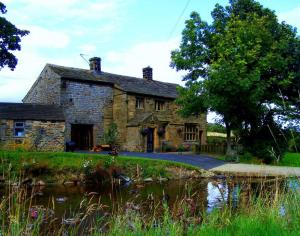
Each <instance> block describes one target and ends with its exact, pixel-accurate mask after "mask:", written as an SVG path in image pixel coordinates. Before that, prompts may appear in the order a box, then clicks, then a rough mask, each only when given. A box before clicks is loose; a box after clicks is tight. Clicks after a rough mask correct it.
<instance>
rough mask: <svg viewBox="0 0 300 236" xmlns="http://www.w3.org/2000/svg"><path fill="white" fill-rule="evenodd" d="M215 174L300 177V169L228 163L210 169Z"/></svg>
mask: <svg viewBox="0 0 300 236" xmlns="http://www.w3.org/2000/svg"><path fill="white" fill-rule="evenodd" d="M209 170H210V171H213V172H220V173H228V174H236V175H240V176H247V175H249V176H250V175H251V176H257V175H259V176H300V168H299V167H286V166H268V165H251V164H231V163H227V164H224V165H222V166H217V167H214V168H211V169H209Z"/></svg>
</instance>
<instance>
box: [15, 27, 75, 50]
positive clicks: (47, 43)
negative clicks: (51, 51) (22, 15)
mask: <svg viewBox="0 0 300 236" xmlns="http://www.w3.org/2000/svg"><path fill="white" fill-rule="evenodd" d="M21 28H24V29H27V30H29V31H30V34H28V35H27V36H26V37H23V38H22V45H23V47H24V48H25V47H31V48H34V49H36V48H37V47H43V48H65V47H66V46H67V45H68V44H69V42H70V39H69V36H68V35H67V34H66V33H63V32H60V31H54V30H49V29H46V28H42V27H39V26H34V25H27V26H26V25H24V26H21Z"/></svg>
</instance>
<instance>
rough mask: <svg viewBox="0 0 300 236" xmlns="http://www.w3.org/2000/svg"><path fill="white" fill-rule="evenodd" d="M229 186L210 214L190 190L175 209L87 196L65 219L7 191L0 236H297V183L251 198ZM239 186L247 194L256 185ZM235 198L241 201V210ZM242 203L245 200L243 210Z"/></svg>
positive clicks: (279, 184)
mask: <svg viewBox="0 0 300 236" xmlns="http://www.w3.org/2000/svg"><path fill="white" fill-rule="evenodd" d="M230 181H231V180H230V179H227V185H228V187H230V186H231V187H230V188H231V190H228V191H227V192H225V191H221V190H220V193H221V194H224V196H222V197H221V200H220V201H223V202H224V204H221V205H219V207H218V208H215V209H213V210H212V211H207V209H206V206H203V205H201V204H202V203H200V200H199V199H200V198H199V196H200V193H199V192H197V191H195V190H194V189H193V188H192V187H191V186H189V185H188V184H187V185H186V187H185V192H184V193H183V194H182V196H180V197H178V198H177V199H176V200H175V202H172V204H170V202H169V198H168V196H167V195H166V194H165V193H163V197H162V198H160V199H157V198H155V197H154V196H153V195H149V196H148V198H147V199H144V200H143V201H141V200H140V198H138V197H137V196H133V197H132V199H130V200H128V201H127V202H126V203H124V204H119V205H113V206H112V207H110V208H108V207H107V206H105V205H103V204H102V203H101V197H99V196H97V195H93V194H91V195H87V196H85V197H84V198H83V200H82V201H81V203H80V204H79V206H78V209H77V211H74V212H73V215H72V216H71V217H69V218H64V219H58V218H56V217H55V201H54V199H50V200H49V204H48V206H34V205H33V201H32V199H33V196H34V194H35V192H36V189H34V188H32V189H30V190H28V189H26V188H22V187H12V186H9V187H8V192H7V193H6V195H5V196H4V197H3V198H2V199H1V202H0V220H1V229H0V235H9V236H13V235H122V236H126V235H174V236H175V235H176V236H177V235H272V236H275V235H299V232H300V225H299V220H300V192H299V186H300V185H299V182H298V180H297V179H294V180H289V181H293V182H289V183H290V184H289V185H286V184H285V183H287V182H286V181H282V180H272V179H271V180H270V179H265V180H262V182H261V183H260V186H262V187H261V188H260V189H257V192H251V193H247V192H245V191H240V190H239V188H235V185H234V183H231V182H230ZM272 181H273V182H272ZM19 182H21V181H19ZM215 182H216V183H215V184H217V182H218V180H215ZM270 182H272V183H271V184H270ZM212 183H213V182H212ZM240 183H241V185H243V186H242V187H243V188H244V189H245V186H248V185H249V184H251V183H252V182H251V180H249V182H247V181H244V182H243V181H242V182H240ZM264 186H269V187H268V188H266V187H264ZM245 194H246V195H247V196H245ZM233 195H234V196H233ZM242 195H243V196H242ZM233 198H238V199H239V201H240V203H239V204H238V207H235V205H234V204H233ZM242 198H245V199H246V201H245V202H244V204H242V203H241V199H242ZM116 204H117V203H116Z"/></svg>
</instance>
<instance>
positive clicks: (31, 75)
mask: <svg viewBox="0 0 300 236" xmlns="http://www.w3.org/2000/svg"><path fill="white" fill-rule="evenodd" d="M0 1H1V0H0ZM2 2H3V3H4V4H5V5H6V6H7V10H8V13H7V14H6V15H5V17H6V18H7V19H8V20H10V21H11V22H12V23H14V24H15V25H16V26H17V27H19V28H21V29H28V30H30V31H31V33H30V35H28V36H26V37H24V38H23V40H22V50H21V51H20V52H17V53H16V55H17V57H18V58H19V64H18V66H17V69H16V70H15V71H10V70H9V69H3V70H1V71H0V102H20V101H21V99H22V98H23V97H24V96H25V94H26V92H27V91H28V90H29V88H30V87H31V85H32V84H33V83H34V81H35V80H36V78H37V77H38V75H39V73H40V72H41V70H42V69H43V67H44V66H45V64H46V63H53V64H59V65H64V66H72V67H80V68H86V69H87V68H88V64H87V62H86V61H84V60H83V59H82V58H81V57H80V54H81V53H82V54H85V55H86V56H85V58H86V59H88V58H90V57H93V56H99V57H101V58H102V69H103V70H104V71H107V72H112V73H119V74H124V75H131V76H137V77H141V75H142V68H143V67H145V66H148V65H150V66H151V67H153V73H154V75H153V76H154V79H157V80H161V81H167V82H175V83H182V82H181V77H182V75H183V74H182V72H181V73H179V72H176V71H175V70H173V69H171V68H170V67H169V63H170V51H171V50H172V49H176V48H177V47H178V45H179V42H180V38H181V31H182V29H183V28H184V21H185V20H186V19H188V17H189V14H190V13H191V12H192V11H198V12H199V13H200V15H201V17H202V18H203V19H204V20H207V21H210V20H211V18H210V12H211V10H212V9H213V7H214V5H215V4H216V3H220V4H221V5H225V4H227V3H228V1H223V0H222V1H217V0H205V1H204V0H172V1H171V0H168V1H167V0H123V1H122V0H110V1H102V0H94V1H93V0H85V1H82V0H48V1H46V0H45V1H43V0H5V1H2ZM259 2H260V3H261V4H263V5H264V6H266V7H269V8H271V9H273V10H275V11H276V13H277V15H278V17H279V19H280V20H284V21H286V22H287V23H289V24H292V25H293V26H296V27H298V28H299V29H300V1H299V0H285V1H279V0H260V1H259ZM187 3H189V4H188V5H187ZM186 5H187V8H186V11H185V12H184V14H183V16H182V17H181V18H180V19H179V21H178V18H179V16H180V15H181V13H182V12H183V9H184V8H185V6H186Z"/></svg>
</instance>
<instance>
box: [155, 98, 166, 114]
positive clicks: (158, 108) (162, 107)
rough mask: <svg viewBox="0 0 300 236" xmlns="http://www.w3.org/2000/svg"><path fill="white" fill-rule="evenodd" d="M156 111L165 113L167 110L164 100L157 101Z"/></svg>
mask: <svg viewBox="0 0 300 236" xmlns="http://www.w3.org/2000/svg"><path fill="white" fill-rule="evenodd" d="M154 106H155V110H156V111H164V110H166V102H165V101H162V100H155V104H154Z"/></svg>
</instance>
